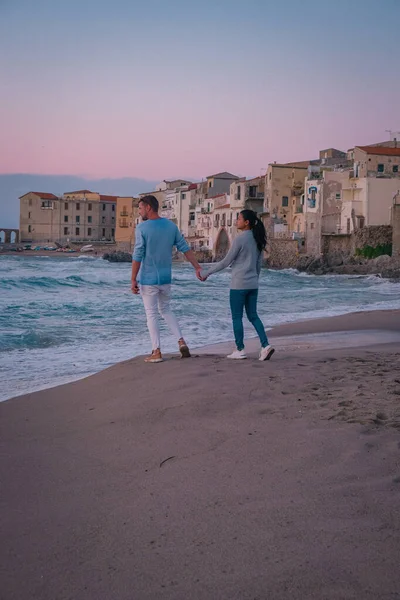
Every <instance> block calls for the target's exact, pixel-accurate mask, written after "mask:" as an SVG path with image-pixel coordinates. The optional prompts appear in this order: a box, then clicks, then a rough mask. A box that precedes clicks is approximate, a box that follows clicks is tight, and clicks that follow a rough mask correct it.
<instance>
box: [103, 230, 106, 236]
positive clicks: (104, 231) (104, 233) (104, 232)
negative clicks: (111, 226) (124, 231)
mask: <svg viewBox="0 0 400 600" xmlns="http://www.w3.org/2000/svg"><path fill="white" fill-rule="evenodd" d="M103 237H106V230H105V229H103Z"/></svg>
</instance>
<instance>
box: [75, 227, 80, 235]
mask: <svg viewBox="0 0 400 600" xmlns="http://www.w3.org/2000/svg"><path fill="white" fill-rule="evenodd" d="M75 235H79V227H75Z"/></svg>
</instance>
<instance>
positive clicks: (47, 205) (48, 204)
mask: <svg viewBox="0 0 400 600" xmlns="http://www.w3.org/2000/svg"><path fill="white" fill-rule="evenodd" d="M42 208H53V203H52V202H51V200H42Z"/></svg>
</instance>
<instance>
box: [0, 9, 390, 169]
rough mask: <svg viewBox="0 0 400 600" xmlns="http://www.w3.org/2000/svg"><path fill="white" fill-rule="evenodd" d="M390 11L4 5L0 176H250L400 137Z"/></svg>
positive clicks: (0, 46) (0, 51) (0, 62)
mask: <svg viewBox="0 0 400 600" xmlns="http://www.w3.org/2000/svg"><path fill="white" fill-rule="evenodd" d="M399 24H400V0H381V1H380V2H377V0H336V1H335V2H334V3H333V2H331V1H329V0H318V1H317V0H301V1H300V0H281V1H280V2H277V1H276V0H274V1H269V0H202V1H201V2H200V1H196V2H194V1H191V0H146V1H143V2H137V1H135V0H113V1H111V0H107V1H106V0H34V1H33V0H0V86H1V88H0V89H1V109H0V110H1V115H0V130H1V133H0V173H2V174H8V173H32V174H49V175H54V174H62V175H64V174H69V175H80V176H86V177H92V178H100V177H104V178H118V177H140V178H143V179H149V180H158V179H159V180H161V179H164V178H168V177H174V176H180V177H188V178H193V179H201V178H202V177H205V176H206V175H209V174H210V173H213V172H217V171H221V170H228V171H231V172H233V173H236V174H239V175H249V176H250V175H252V176H253V175H258V174H259V173H260V171H261V170H262V169H265V168H266V167H267V165H268V163H269V162H272V161H274V160H276V161H278V162H285V161H289V160H305V159H308V158H314V157H316V156H317V154H318V150H319V149H322V148H325V147H330V146H334V147H337V148H340V149H343V150H347V149H348V148H350V147H351V146H354V145H355V144H368V143H373V142H374V141H381V140H384V139H387V138H388V135H389V134H387V133H385V130H386V129H394V130H399V129H400V114H399V107H400V76H399V73H400V58H399Z"/></svg>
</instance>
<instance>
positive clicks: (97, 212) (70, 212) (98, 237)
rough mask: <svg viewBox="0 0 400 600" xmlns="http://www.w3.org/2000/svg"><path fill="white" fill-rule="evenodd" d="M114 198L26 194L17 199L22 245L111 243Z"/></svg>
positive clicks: (79, 193)
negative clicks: (35, 243) (18, 200)
mask: <svg viewBox="0 0 400 600" xmlns="http://www.w3.org/2000/svg"><path fill="white" fill-rule="evenodd" d="M116 201H117V197H116V196H106V195H103V194H98V193H97V192H91V191H90V190H77V191H74V192H66V193H65V194H63V195H62V196H61V197H58V196H55V195H54V194H48V193H43V192H28V193H27V194H24V195H23V196H21V198H20V231H21V241H22V242H38V243H54V242H57V243H60V244H65V243H68V242H87V243H89V242H93V241H113V240H114V236H115V227H116V216H115V215H116Z"/></svg>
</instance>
